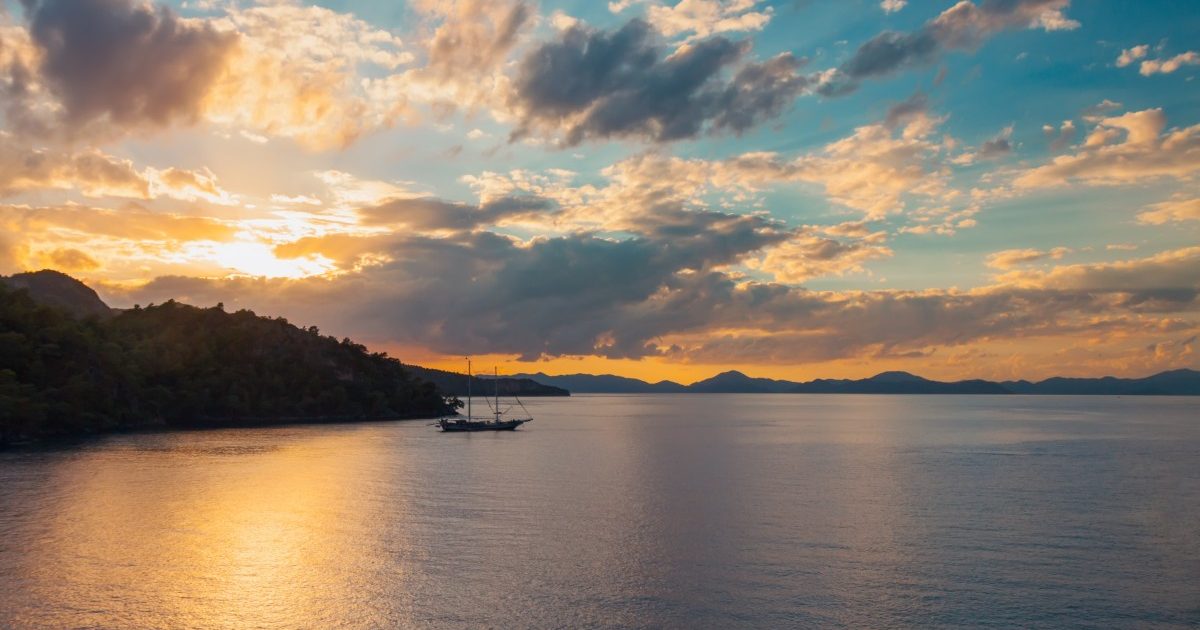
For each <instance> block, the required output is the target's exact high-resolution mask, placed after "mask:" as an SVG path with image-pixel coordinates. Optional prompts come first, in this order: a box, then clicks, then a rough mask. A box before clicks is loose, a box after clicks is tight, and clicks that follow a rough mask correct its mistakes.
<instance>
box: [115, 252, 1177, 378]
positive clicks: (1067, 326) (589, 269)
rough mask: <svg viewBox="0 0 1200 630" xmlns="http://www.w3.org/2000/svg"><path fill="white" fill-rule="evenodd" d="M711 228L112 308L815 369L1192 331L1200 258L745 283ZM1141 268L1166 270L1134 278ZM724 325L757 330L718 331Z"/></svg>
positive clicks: (420, 338)
mask: <svg viewBox="0 0 1200 630" xmlns="http://www.w3.org/2000/svg"><path fill="white" fill-rule="evenodd" d="M714 232H715V233H714V234H713V235H712V236H710V237H704V236H698V237H697V238H698V239H699V241H698V242H696V243H694V244H693V245H694V246H692V245H686V244H685V245H683V246H681V247H677V246H676V245H675V244H674V243H671V242H668V241H661V240H655V239H650V238H635V239H628V240H624V241H613V240H608V239H601V238H596V237H593V236H588V235H577V236H570V237H561V238H553V239H540V240H537V241H534V242H533V243H531V244H528V245H522V244H520V243H518V242H515V241H512V240H510V239H507V238H505V237H502V236H498V235H496V234H492V233H488V232H476V233H471V234H467V235H463V237H462V238H458V239H431V238H424V237H395V238H393V239H392V240H391V241H389V242H387V243H386V244H383V243H380V242H377V243H376V246H377V247H379V246H383V251H384V252H386V253H387V254H388V255H389V256H390V262H388V263H387V264H383V265H379V266H374V267H368V268H364V269H361V270H359V271H356V272H354V273H350V274H346V275H343V276H339V277H337V278H336V279H323V278H311V279H307V280H295V281H287V280H263V279H250V278H229V279H221V280H203V279H195V278H160V279H158V280H156V281H154V282H152V283H150V284H149V285H147V286H146V287H144V288H141V289H138V290H136V291H135V292H134V293H131V294H126V295H124V296H123V297H122V298H121V299H123V300H125V301H128V302H130V303H132V302H135V301H136V302H142V303H145V302H146V301H161V300H164V299H166V298H168V297H173V298H176V299H184V300H185V301H191V302H194V303H198V304H205V305H207V304H214V303H216V302H218V301H221V302H224V303H225V304H226V305H236V306H238V307H246V306H249V307H253V308H255V309H258V310H260V311H262V312H266V313H287V314H288V315H289V317H293V319H295V318H297V317H299V318H301V319H300V320H299V321H300V323H305V324H308V323H316V324H318V325H320V326H321V327H322V328H323V329H326V330H329V331H336V332H337V333H338V334H343V333H345V334H353V335H355V336H356V337H358V336H361V337H362V338H363V339H364V340H366V341H368V342H371V341H389V342H396V343H402V344H414V345H420V346H424V347H430V348H431V349H433V350H435V351H438V352H442V353H446V354H454V353H463V352H498V353H512V354H518V355H521V356H522V357H524V358H526V359H530V358H535V357H538V356H559V355H599V356H605V357H613V358H620V357H640V356H646V355H652V354H660V353H665V354H667V355H670V356H671V357H672V358H675V359H680V360H694V361H701V362H716V363H721V362H738V361H755V362H763V363H771V362H776V363H795V362H803V361H823V360H830V359H839V358H847V357H855V356H870V355H875V354H878V353H888V354H895V353H903V352H913V351H925V350H926V349H928V348H932V347H944V346H959V345H964V344H969V343H973V342H979V341H984V340H988V339H1001V338H1022V337H1024V338H1028V337H1037V336H1054V335H1064V334H1076V335H1106V334H1126V333H1131V332H1139V331H1140V332H1147V331H1149V332H1154V333H1156V334H1159V333H1164V332H1172V333H1174V332H1184V331H1194V330H1195V323H1194V322H1189V321H1187V319H1185V318H1180V317H1176V318H1174V319H1172V318H1170V317H1171V316H1172V315H1186V314H1188V313H1195V312H1196V309H1197V308H1198V307H1200V305H1198V304H1197V301H1196V300H1197V293H1198V291H1197V288H1198V287H1200V276H1198V275H1197V272H1196V269H1197V267H1196V266H1195V264H1194V263H1195V261H1196V257H1197V256H1200V250H1195V251H1192V250H1188V251H1192V253H1190V254H1189V253H1187V252H1183V253H1180V254H1178V255H1175V256H1172V257H1166V258H1162V259H1161V260H1159V259H1147V260H1145V261H1139V262H1136V263H1134V264H1132V265H1130V266H1129V267H1128V268H1127V269H1124V268H1122V269H1116V270H1115V271H1114V269H1109V268H1106V267H1105V266H1104V265H1098V266H1093V267H1079V268H1072V269H1073V270H1072V271H1069V273H1066V274H1063V273H1059V272H1055V273H1052V274H1050V275H1048V276H1045V277H1044V278H1042V281H1041V282H1039V283H1038V284H1036V285H1031V286H1028V287H1018V286H997V287H993V288H990V289H987V290H977V291H970V292H963V291H956V290H936V291H862V292H848V293H835V292H817V291H809V290H805V289H802V288H797V287H792V286H786V285H780V284H773V283H763V282H753V281H746V280H745V279H744V278H738V277H736V276H734V275H731V274H730V273H728V272H726V271H723V270H721V269H720V268H719V267H720V265H722V264H723V263H727V262H730V261H731V260H733V259H736V258H737V256H739V255H740V254H737V253H736V252H744V251H746V249H747V248H753V247H756V246H758V245H759V244H761V241H755V240H754V239H750V240H745V241H742V245H741V246H738V247H733V248H730V249H728V250H726V251H725V252H724V253H720V254H712V253H706V252H712V251H713V250H712V249H711V246H712V244H713V243H714V242H715V241H719V240H722V239H729V238H731V235H730V233H729V232H728V231H726V230H714ZM733 240H735V241H736V240H738V239H737V238H736V237H734V238H733ZM706 247H707V248H708V249H705V248H706ZM834 248H836V246H832V245H831V246H830V249H831V250H832V249H834ZM1148 269H1154V270H1157V271H1161V272H1164V273H1160V274H1159V275H1158V276H1148V275H1146V274H1144V273H1141V272H1143V271H1146V270H1148ZM1135 274H1136V277H1135ZM1164 277H1166V278H1169V279H1168V280H1165V281H1164V280H1162V278H1164ZM1129 281H1136V284H1132V285H1130V284H1128V282H1129ZM1173 285H1180V286H1179V287H1177V288H1172V287H1173ZM1147 315H1152V316H1151V317H1148V318H1146V319H1141V318H1142V317H1145V316H1147ZM729 329H739V330H752V331H756V332H755V333H754V334H750V335H736V334H730V333H726V332H722V331H727V330H729ZM693 334H694V335H697V337H696V338H695V340H694V341H691V342H688V341H686V340H680V343H681V344H683V346H676V347H673V348H666V349H664V348H661V347H660V346H661V341H662V338H663V337H665V336H668V335H675V336H679V335H683V336H687V335H693Z"/></svg>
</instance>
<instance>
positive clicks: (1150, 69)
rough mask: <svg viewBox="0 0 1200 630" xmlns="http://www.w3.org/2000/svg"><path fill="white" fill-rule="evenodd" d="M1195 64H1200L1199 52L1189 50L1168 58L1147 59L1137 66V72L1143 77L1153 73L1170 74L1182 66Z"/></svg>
mask: <svg viewBox="0 0 1200 630" xmlns="http://www.w3.org/2000/svg"><path fill="white" fill-rule="evenodd" d="M1197 65H1200V54H1197V53H1196V52H1195V51H1193V50H1189V51H1187V52H1185V53H1179V54H1178V55H1175V56H1174V57H1171V58H1169V59H1147V60H1145V61H1143V62H1142V65H1141V66H1139V67H1138V73H1139V74H1141V75H1142V76H1144V77H1148V76H1150V75H1153V74H1171V73H1172V72H1175V71H1176V70H1178V69H1180V68H1182V67H1183V66H1197Z"/></svg>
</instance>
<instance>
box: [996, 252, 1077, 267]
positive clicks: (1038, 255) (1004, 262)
mask: <svg viewBox="0 0 1200 630" xmlns="http://www.w3.org/2000/svg"><path fill="white" fill-rule="evenodd" d="M1070 251H1071V250H1070V249H1067V248H1066V247H1055V248H1054V249H1052V250H1050V251H1042V250H1038V249H1006V250H1004V251H1000V252H996V253H994V254H990V255H988V257H987V266H989V267H991V268H993V269H1012V268H1013V267H1017V266H1020V265H1024V264H1028V263H1031V262H1037V261H1040V260H1058V259H1060V258H1062V257H1063V256H1065V255H1067V254H1068V253H1070Z"/></svg>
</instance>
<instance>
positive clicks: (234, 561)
mask: <svg viewBox="0 0 1200 630" xmlns="http://www.w3.org/2000/svg"><path fill="white" fill-rule="evenodd" d="M1198 402H1200V401H1196V400H1195V399H1190V400H1189V399H1182V398H1153V399H1148V398H1107V397H1105V398H1080V397H1017V396H1009V397H984V396H974V397H949V396H947V397H940V396H939V397H933V396H894V397H893V396H789V395H777V396H738V395H679V396H672V395H657V396H577V397H574V398H571V399H565V400H562V399H560V400H540V401H533V403H532V404H531V403H530V402H526V404H527V405H528V406H529V407H530V409H531V411H532V412H533V413H534V415H535V416H536V417H537V421H535V422H534V423H533V424H530V425H527V426H526V427H524V428H522V429H521V430H519V431H517V432H515V433H503V434H491V435H487V434H445V435H444V434H439V433H437V432H435V430H434V429H433V428H432V427H428V426H425V425H424V423H423V422H399V423H372V424H359V425H342V426H298V427H287V428H277V429H263V430H258V429H248V430H220V431H193V432H180V433H169V434H142V435H121V436H112V437H109V438H105V439H103V440H100V441H96V442H93V443H89V444H86V445H83V446H78V447H73V448H67V449H61V450H54V451H39V452H9V453H0V627H13V628H24V627H55V628H58V627H84V628H90V627H95V628H379V627H403V626H421V627H497V628H510V627H573V628H575V627H607V626H650V627H677V628H696V627H713V628H729V627H739V626H747V627H749V626H754V627H771V628H783V627H817V626H820V627H854V628H858V627H935V626H960V625H987V626H996V627H1037V626H1043V627H1050V626H1053V627H1062V626H1083V627H1147V626H1150V627H1154V626H1159V627H1188V626H1193V627H1194V626H1197V625H1200V413H1198V410H1200V409H1198V407H1200V405H1198Z"/></svg>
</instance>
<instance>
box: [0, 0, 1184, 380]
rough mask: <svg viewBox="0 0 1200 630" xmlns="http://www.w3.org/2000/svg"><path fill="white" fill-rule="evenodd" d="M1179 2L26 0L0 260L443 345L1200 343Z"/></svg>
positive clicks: (416, 350) (805, 353)
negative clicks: (1159, 5)
mask: <svg viewBox="0 0 1200 630" xmlns="http://www.w3.org/2000/svg"><path fill="white" fill-rule="evenodd" d="M1153 4H1154V3H1150V4H1149V5H1146V6H1145V7H1143V6H1142V5H1140V4H1139V5H1138V6H1133V5H1129V6H1126V5H1120V6H1100V5H1099V4H1084V3H1078V2H1075V3H1073V2H1071V1H1070V0H1018V1H1014V2H1006V3H989V2H982V1H972V0H965V1H963V2H958V3H953V2H943V3H916V2H911V3H905V2H890V1H889V2H883V3H878V2H865V1H864V2H860V3H771V2H761V1H759V2H753V1H752V2H732V3H731V2H722V1H719V0H695V1H688V2H680V3H674V2H661V1H659V0H645V1H635V2H614V3H607V4H606V3H594V4H593V3H582V4H580V3H561V2H544V3H541V4H538V5H534V4H531V3H527V2H524V1H523V0H506V1H504V2H478V1H475V0H448V1H439V2H432V1H420V2H412V3H408V4H400V5H391V4H388V5H386V6H384V5H379V4H376V3H367V2H354V1H350V2H334V3H327V2H322V3H317V4H311V3H304V2H299V1H284V2H276V1H272V2H254V1H251V0H244V1H234V0H230V1H220V2H176V1H172V2H165V3H163V2H149V1H146V0H103V1H99V0H97V1H95V2H86V3H80V4H78V5H72V4H71V3H69V2H64V1H50V0H46V1H42V2H32V3H20V2H17V1H16V0H3V1H0V69H3V71H2V72H0V103H2V104H3V106H4V107H3V113H2V114H0V120H2V121H3V125H2V126H0V228H2V229H0V274H11V273H15V272H20V271H25V270H33V269H41V268H53V269H58V270H61V271H63V272H66V273H69V274H72V275H74V276H75V277H78V278H79V279H81V280H83V281H85V282H87V283H88V284H90V285H91V286H95V287H97V288H98V290H99V291H100V293H101V296H102V297H103V298H104V299H105V300H106V301H107V302H109V303H110V304H112V305H114V306H117V307H129V306H132V305H134V304H145V303H150V302H162V301H165V300H167V299H177V300H183V301H187V302H191V303H195V304H197V305H200V306H207V305H211V304H215V303H217V302H222V303H224V304H225V305H226V306H227V307H233V308H248V309H253V310H255V311H256V312H258V313H260V314H264V315H271V316H276V315H278V316H285V317H287V318H288V319H290V320H291V321H294V322H297V323H302V324H305V325H318V326H319V327H320V328H321V329H322V330H323V331H325V332H327V333H328V334H332V335H335V336H337V337H339V338H340V337H343V336H348V337H351V338H354V339H356V340H361V341H362V342H363V343H366V344H367V345H368V346H369V347H371V348H372V349H378V350H386V351H388V352H389V353H391V354H393V355H394V356H397V357H399V358H401V359H402V360H404V361H406V362H410V363H420V364H425V365H430V366H436V367H443V368H448V369H452V368H456V366H457V365H458V362H460V361H461V358H462V357H464V356H466V355H468V354H470V355H473V356H478V357H481V360H483V361H484V362H485V363H487V364H493V363H494V364H497V365H500V366H502V370H504V371H508V372H513V373H516V372H538V371H544V372H548V373H571V372H590V373H613V374H621V375H627V376H635V377H638V378H642V379H645V380H651V381H656V380H661V379H672V380H678V381H682V382H690V381H693V380H697V379H700V378H704V377H706V376H709V375H711V374H713V373H714V372H718V371H722V370H725V369H738V370H741V371H744V372H746V373H750V374H754V375H761V376H770V377H777V378H792V379H803V378H816V377H862V376H867V375H871V374H874V373H877V372H880V371H884V370H908V371H911V372H915V373H919V374H922V375H926V376H929V377H934V378H946V379H954V378H969V377H984V378H1035V377H1040V376H1050V375H1054V374H1070V375H1080V376H1085V375H1102V374H1114V375H1135V374H1147V373H1151V372H1154V371H1160V370H1165V369H1171V368H1177V367H1197V366H1200V355H1197V353H1196V346H1197V335H1198V333H1200V318H1198V316H1197V295H1200V249H1198V248H1197V246H1196V245H1197V243H1200V210H1198V208H1200V206H1198V205H1197V204H1198V200H1200V188H1198V186H1197V182H1198V181H1200V178H1198V177H1200V105H1197V103H1198V101H1197V99H1196V98H1195V91H1196V83H1195V80H1194V79H1195V77H1196V74H1197V72H1200V65H1198V64H1197V63H1196V51H1194V50H1192V48H1194V47H1195V44H1194V42H1193V41H1192V40H1193V39H1194V37H1192V35H1193V34H1194V33H1195V32H1196V28H1197V27H1198V26H1200V22H1198V19H1200V18H1198V17H1197V15H1196V12H1188V11H1184V12H1182V13H1183V15H1178V13H1180V12H1178V11H1176V12H1175V14H1172V13H1171V12H1170V11H1163V12H1158V11H1155V10H1153V9H1152V8H1150V5H1153ZM93 13H94V15H93ZM1134 14H1136V16H1135V15H1134ZM864 16H865V17H864ZM101 17H103V19H104V20H105V23H107V24H111V25H112V29H111V30H110V31H103V32H101V31H98V30H96V29H93V28H90V26H89V25H90V24H91V23H93V22H95V21H96V20H98V19H100V18H101ZM1130 24H1137V25H1138V28H1137V29H1130V28H1129V25H1130ZM812 25H822V26H820V27H815V26H812ZM918 43H920V44H921V45H920V46H918V45H917V44H918ZM130 60H137V61H136V62H133V61H130Z"/></svg>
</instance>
